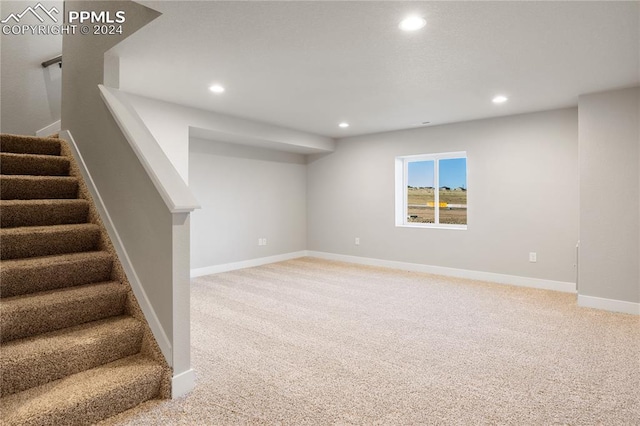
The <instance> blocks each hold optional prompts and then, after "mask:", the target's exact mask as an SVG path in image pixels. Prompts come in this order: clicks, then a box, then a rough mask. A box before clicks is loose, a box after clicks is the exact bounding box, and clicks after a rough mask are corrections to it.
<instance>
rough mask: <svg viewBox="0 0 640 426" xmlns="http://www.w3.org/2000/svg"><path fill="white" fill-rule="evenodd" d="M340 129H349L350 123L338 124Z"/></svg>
mask: <svg viewBox="0 0 640 426" xmlns="http://www.w3.org/2000/svg"><path fill="white" fill-rule="evenodd" d="M338 127H342V128H343V129H346V128H347V127H349V123H345V122H342V123H340V124H338Z"/></svg>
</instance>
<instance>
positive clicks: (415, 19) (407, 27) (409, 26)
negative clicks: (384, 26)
mask: <svg viewBox="0 0 640 426" xmlns="http://www.w3.org/2000/svg"><path fill="white" fill-rule="evenodd" d="M425 25H427V21H426V20H425V19H424V18H421V17H420V16H409V17H407V18H405V19H403V20H402V22H400V25H398V27H400V29H401V30H402V31H416V30H419V29H420V28H422V27H424V26H425Z"/></svg>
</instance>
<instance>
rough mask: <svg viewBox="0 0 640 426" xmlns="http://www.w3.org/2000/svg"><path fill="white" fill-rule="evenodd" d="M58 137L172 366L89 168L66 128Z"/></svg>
mask: <svg viewBox="0 0 640 426" xmlns="http://www.w3.org/2000/svg"><path fill="white" fill-rule="evenodd" d="M60 138H61V139H64V140H65V141H67V142H69V147H70V148H71V152H72V154H73V156H74V157H75V159H76V162H77V163H78V168H79V169H80V174H81V175H82V178H83V179H84V182H85V184H86V185H87V188H88V189H89V192H90V193H91V196H92V197H93V201H94V203H95V206H96V209H97V210H98V213H99V214H100V217H101V218H102V222H103V223H104V227H105V228H106V230H107V233H108V234H109V237H110V238H111V242H112V243H113V247H114V248H115V250H116V253H117V254H118V259H119V260H120V263H121V264H122V267H123V268H124V272H125V274H127V278H128V279H129V284H131V288H132V290H133V294H135V296H136V299H138V304H139V305H140V309H142V313H143V314H144V316H145V318H146V320H147V323H148V324H149V328H151V332H152V333H153V336H154V337H155V338H156V341H157V342H158V346H159V347H160V350H161V351H162V354H163V355H164V357H165V359H166V360H167V363H168V364H169V365H170V366H172V365H173V359H172V353H173V352H172V345H171V341H170V340H169V338H168V337H167V334H166V333H165V332H164V328H162V325H161V324H160V320H159V319H158V316H157V315H156V312H155V310H154V309H153V305H152V304H151V301H149V298H148V297H147V293H146V292H145V290H144V287H143V286H142V283H141V282H140V279H139V278H138V275H137V274H136V271H135V269H134V267H133V264H132V263H131V259H129V256H128V255H127V251H126V250H125V248H124V245H123V244H122V240H121V239H120V235H119V234H118V231H117V230H116V228H115V226H114V225H113V222H112V221H111V217H110V216H109V212H108V211H107V208H106V207H105V205H104V202H103V201H102V197H100V193H99V192H98V189H97V188H96V185H95V183H94V182H93V179H92V178H91V173H89V170H87V166H86V164H85V162H84V159H83V158H82V155H81V154H80V151H78V146H77V145H76V142H75V141H74V139H73V136H71V132H69V131H68V130H64V131H62V132H60Z"/></svg>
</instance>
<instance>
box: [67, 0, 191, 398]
mask: <svg viewBox="0 0 640 426" xmlns="http://www.w3.org/2000/svg"><path fill="white" fill-rule="evenodd" d="M71 10H77V11H81V10H91V11H98V12H101V11H104V12H110V13H111V14H114V13H115V12H116V11H124V13H125V16H126V21H125V23H123V34H121V35H109V36H102V35H92V34H86V35H85V34H65V36H64V38H63V50H62V52H63V57H64V68H63V76H62V123H61V127H62V129H63V132H62V133H61V136H63V137H65V138H67V139H68V140H69V141H70V142H72V143H71V145H72V146H75V150H76V151H77V155H78V156H79V157H80V158H81V159H82V163H83V164H84V168H85V170H86V172H87V174H89V175H90V177H91V179H90V181H89V180H87V183H88V184H90V185H92V186H93V188H94V190H95V194H97V195H94V201H96V204H97V205H98V209H99V210H100V205H102V207H103V208H102V210H103V211H101V212H100V213H101V215H102V216H103V217H102V219H103V222H104V223H105V226H106V228H107V230H108V232H109V234H110V236H111V239H112V242H113V244H114V246H116V251H117V252H118V256H119V260H120V262H121V263H122V264H123V267H124V269H125V272H126V273H127V277H128V279H129V282H130V283H131V287H132V289H133V291H134V294H135V295H136V298H137V299H138V302H139V304H140V307H141V308H142V310H143V312H144V314H145V316H146V319H147V321H148V323H149V326H150V328H151V330H152V332H153V334H154V337H155V338H156V340H157V342H158V344H159V346H160V348H161V350H162V352H163V354H164V355H165V357H166V359H167V362H168V363H169V365H171V367H172V368H173V380H172V395H173V396H174V397H176V396H179V395H181V394H183V393H186V392H188V391H189V390H190V389H191V388H193V385H194V375H193V371H192V370H191V365H190V334H189V326H190V324H189V211H190V209H192V208H194V207H196V204H195V202H192V200H191V201H187V202H185V200H186V199H188V195H189V193H188V188H187V192H186V193H184V194H182V195H181V196H180V197H179V196H177V195H175V194H176V192H177V191H178V188H180V185H179V182H175V181H167V180H166V179H165V178H166V175H167V174H166V173H159V174H158V172H157V171H155V163H154V161H153V160H149V158H147V156H146V154H143V155H142V158H141V156H140V155H141V153H140V152H139V149H138V148H139V147H138V148H136V146H135V145H134V146H132V144H131V141H130V140H129V139H128V138H127V135H128V136H129V137H131V134H138V133H139V132H136V131H132V130H131V129H130V128H129V127H128V126H125V128H126V129H128V130H125V131H124V133H123V129H122V126H123V124H122V116H121V117H120V118H119V119H120V121H121V122H120V123H119V122H118V121H117V120H116V119H114V116H113V115H112V114H111V111H110V110H109V107H107V105H106V104H105V103H104V101H103V98H102V97H101V90H100V88H99V85H101V84H103V83H104V82H105V75H104V66H105V53H106V52H107V51H108V50H109V49H111V48H112V47H113V46H115V45H116V44H118V43H119V42H120V41H122V40H124V39H125V38H126V37H128V36H130V35H131V34H133V33H134V32H136V31H138V30H139V29H140V28H142V27H144V26H145V25H147V24H148V23H149V22H151V21H153V20H154V19H156V18H157V17H158V16H159V13H158V12H156V11H154V10H152V9H149V8H147V7H145V6H142V5H140V4H137V3H135V2H132V1H90V0H82V1H73V2H65V13H64V16H69V11H71ZM125 112H126V108H125ZM129 118H130V117H129ZM125 121H127V120H125ZM137 130H142V131H143V130H144V129H140V128H137ZM127 132H129V134H127ZM142 133H144V132H142ZM134 139H136V138H135V137H134ZM146 142H147V146H148V142H149V141H148V140H147V141H146ZM143 145H144V143H143ZM150 157H151V158H155V159H156V160H157V156H156V157H154V156H153V155H151V156H150ZM159 175H161V177H159ZM169 175H170V173H169ZM182 185H183V188H182V189H184V188H186V185H184V182H182ZM185 194H187V195H186V196H185ZM96 196H97V198H96ZM174 196H175V197H174Z"/></svg>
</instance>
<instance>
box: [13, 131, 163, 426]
mask: <svg viewBox="0 0 640 426" xmlns="http://www.w3.org/2000/svg"><path fill="white" fill-rule="evenodd" d="M0 142H1V143H0V157H1V158H0V173H1V175H0V226H1V229H0V258H1V260H2V262H1V264H0V392H1V393H0V424H2V425H76V424H91V423H95V422H97V421H99V420H101V419H104V418H106V417H110V416H112V415H114V414H117V413H119V412H122V411H125V410H127V409H129V408H132V407H134V406H136V405H138V404H140V403H141V402H143V401H146V400H148V399H152V398H161V397H167V396H168V393H169V388H168V383H169V377H170V369H169V368H168V366H167V365H166V363H165V362H164V359H163V358H162V355H161V353H160V351H159V349H158V347H157V344H156V343H155V341H154V340H153V337H152V336H151V333H150V331H149V328H148V325H147V324H146V322H145V321H144V317H143V315H142V314H141V311H140V309H139V307H138V305H137V302H136V301H135V297H134V296H133V293H132V291H131V288H130V286H129V285H128V282H127V281H126V276H125V275H124V273H123V272H122V267H121V265H120V264H119V262H118V261H117V257H116V256H115V251H114V250H113V246H112V245H111V242H110V241H109V238H108V236H107V234H106V232H105V230H104V227H103V226H102V222H101V221H100V218H99V216H98V215H97V213H96V210H95V207H94V206H93V204H92V202H91V198H90V196H88V191H87V190H86V187H85V185H84V183H83V182H82V180H81V178H80V174H79V173H78V171H77V166H76V164H75V163H74V161H73V157H72V156H71V155H70V151H69V148H68V146H67V145H66V142H64V141H62V140H59V139H57V138H35V137H27V136H14V135H1V139H0Z"/></svg>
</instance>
